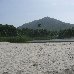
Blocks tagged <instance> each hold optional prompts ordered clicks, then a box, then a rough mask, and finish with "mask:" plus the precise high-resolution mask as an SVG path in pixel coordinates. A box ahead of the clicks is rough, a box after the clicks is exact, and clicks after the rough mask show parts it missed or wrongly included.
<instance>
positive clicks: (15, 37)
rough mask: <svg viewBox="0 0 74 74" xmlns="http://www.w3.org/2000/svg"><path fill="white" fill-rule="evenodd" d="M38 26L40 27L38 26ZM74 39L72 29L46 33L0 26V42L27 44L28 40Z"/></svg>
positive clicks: (44, 30) (73, 29) (38, 30)
mask: <svg viewBox="0 0 74 74" xmlns="http://www.w3.org/2000/svg"><path fill="white" fill-rule="evenodd" d="M39 26H40V25H39ZM71 37H74V28H71V29H65V30H60V31H47V30H46V29H36V30H33V29H28V28H26V29H18V28H16V27H14V26H13V25H7V24H6V25H2V24H0V41H1V42H3V41H6V42H27V41H30V40H36V39H37V40H41V39H42V40H43V39H45V40H47V39H53V38H54V39H55V38H59V39H63V38H71Z"/></svg>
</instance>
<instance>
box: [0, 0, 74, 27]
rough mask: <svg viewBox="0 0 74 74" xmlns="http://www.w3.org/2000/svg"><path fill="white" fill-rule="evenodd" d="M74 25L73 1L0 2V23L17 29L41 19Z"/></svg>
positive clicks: (20, 0)
mask: <svg viewBox="0 0 74 74" xmlns="http://www.w3.org/2000/svg"><path fill="white" fill-rule="evenodd" d="M46 16H48V17H51V18H55V19H58V20H61V21H63V22H67V23H71V24H74V0H0V23H1V24H9V25H14V26H15V27H18V26H20V25H22V24H24V23H27V22H31V21H33V20H37V19H41V18H43V17H46Z"/></svg>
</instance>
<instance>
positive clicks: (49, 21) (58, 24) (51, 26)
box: [19, 16, 71, 30]
mask: <svg viewBox="0 0 74 74" xmlns="http://www.w3.org/2000/svg"><path fill="white" fill-rule="evenodd" d="M38 24H41V25H40V27H38ZM22 28H28V29H46V30H62V29H67V28H71V24H69V23H64V22H62V21H60V20H57V19H54V18H50V17H48V16H47V17H44V18H42V19H39V20H35V21H32V22H29V23H25V24H23V25H22V26H20V27H19V29H22Z"/></svg>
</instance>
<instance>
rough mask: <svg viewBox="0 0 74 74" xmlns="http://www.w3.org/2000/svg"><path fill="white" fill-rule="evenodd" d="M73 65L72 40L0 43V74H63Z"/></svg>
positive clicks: (73, 50)
mask: <svg viewBox="0 0 74 74" xmlns="http://www.w3.org/2000/svg"><path fill="white" fill-rule="evenodd" d="M73 65H74V42H60V43H59V42H58V43H18V44H17V43H8V42H1V43H0V74H7V73H9V74H53V73H54V74H60V73H61V74H63V73H62V72H63V71H65V70H68V69H69V71H71V68H72V69H73ZM52 72H53V73H52ZM66 74H67V73H66ZM73 74H74V73H73Z"/></svg>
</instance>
